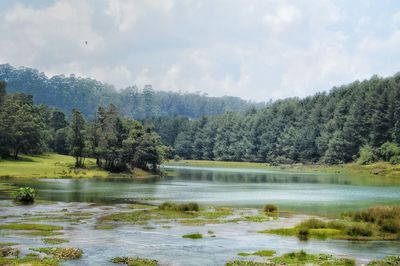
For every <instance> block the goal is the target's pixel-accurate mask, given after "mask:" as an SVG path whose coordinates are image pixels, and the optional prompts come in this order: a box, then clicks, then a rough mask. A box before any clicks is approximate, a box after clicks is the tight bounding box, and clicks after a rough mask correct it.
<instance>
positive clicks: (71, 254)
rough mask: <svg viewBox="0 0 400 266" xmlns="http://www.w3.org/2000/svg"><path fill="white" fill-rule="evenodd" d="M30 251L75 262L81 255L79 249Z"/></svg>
mask: <svg viewBox="0 0 400 266" xmlns="http://www.w3.org/2000/svg"><path fill="white" fill-rule="evenodd" d="M31 250H33V251H37V252H41V253H45V254H47V255H51V256H53V257H54V258H56V259H59V260H76V259H79V258H81V257H82V254H83V251H82V250H81V249H79V248H73V247H55V248H53V247H50V248H31Z"/></svg>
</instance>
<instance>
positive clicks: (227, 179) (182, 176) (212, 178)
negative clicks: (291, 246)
mask: <svg viewBox="0 0 400 266" xmlns="http://www.w3.org/2000/svg"><path fill="white" fill-rule="evenodd" d="M168 179H169V180H176V181H178V180H179V181H207V182H221V183H323V184H341V185H350V184H351V182H350V180H349V178H346V177H344V176H332V175H302V174H295V173H293V174H290V173H289V174H288V173H252V172H222V171H201V170H187V169H183V170H182V169H178V170H175V172H174V173H173V175H171V176H169V177H168Z"/></svg>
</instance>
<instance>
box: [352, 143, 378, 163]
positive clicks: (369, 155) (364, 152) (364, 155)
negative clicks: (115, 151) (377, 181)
mask: <svg viewBox="0 0 400 266" xmlns="http://www.w3.org/2000/svg"><path fill="white" fill-rule="evenodd" d="M359 154H360V156H359V157H358V160H357V163H358V164H361V165H365V164H370V163H373V162H375V161H376V156H375V154H374V150H373V149H372V147H371V146H369V145H365V146H364V147H362V148H361V149H360V151H359Z"/></svg>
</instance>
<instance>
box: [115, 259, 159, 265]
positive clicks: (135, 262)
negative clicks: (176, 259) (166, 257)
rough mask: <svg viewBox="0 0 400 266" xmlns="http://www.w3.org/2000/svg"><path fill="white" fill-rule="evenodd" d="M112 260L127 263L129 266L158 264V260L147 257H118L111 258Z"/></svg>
mask: <svg viewBox="0 0 400 266" xmlns="http://www.w3.org/2000/svg"><path fill="white" fill-rule="evenodd" d="M111 262H113V263H118V264H125V265H127V266H157V265H158V262H157V261H156V260H152V259H145V258H137V257H136V258H128V257H116V258H113V259H111Z"/></svg>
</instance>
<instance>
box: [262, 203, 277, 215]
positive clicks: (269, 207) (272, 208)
mask: <svg viewBox="0 0 400 266" xmlns="http://www.w3.org/2000/svg"><path fill="white" fill-rule="evenodd" d="M277 211H278V207H277V206H276V205H274V204H266V205H265V206H264V212H268V213H271V212H277Z"/></svg>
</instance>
